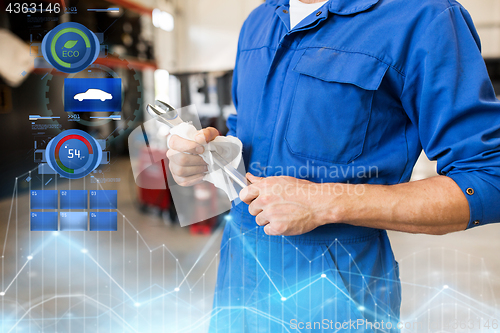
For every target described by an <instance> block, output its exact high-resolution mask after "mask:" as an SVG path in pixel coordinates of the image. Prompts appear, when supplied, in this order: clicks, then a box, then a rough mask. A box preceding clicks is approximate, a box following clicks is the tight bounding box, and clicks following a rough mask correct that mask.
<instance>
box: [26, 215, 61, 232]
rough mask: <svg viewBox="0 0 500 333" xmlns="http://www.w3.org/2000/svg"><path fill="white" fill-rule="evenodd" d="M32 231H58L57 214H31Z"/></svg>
mask: <svg viewBox="0 0 500 333" xmlns="http://www.w3.org/2000/svg"><path fill="white" fill-rule="evenodd" d="M30 220H31V231H57V212H31V213H30Z"/></svg>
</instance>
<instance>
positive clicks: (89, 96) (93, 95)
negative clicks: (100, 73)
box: [74, 89, 113, 102]
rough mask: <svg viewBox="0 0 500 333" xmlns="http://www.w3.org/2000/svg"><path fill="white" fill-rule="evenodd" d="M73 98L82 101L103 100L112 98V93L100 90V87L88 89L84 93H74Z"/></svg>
mask: <svg viewBox="0 0 500 333" xmlns="http://www.w3.org/2000/svg"><path fill="white" fill-rule="evenodd" d="M74 99H77V100H79V101H80V102H82V101H83V100H101V102H104V101H106V100H108V99H113V95H111V94H109V93H107V92H105V91H102V90H101V89H89V90H87V91H86V92H84V93H80V94H76V95H75V97H74Z"/></svg>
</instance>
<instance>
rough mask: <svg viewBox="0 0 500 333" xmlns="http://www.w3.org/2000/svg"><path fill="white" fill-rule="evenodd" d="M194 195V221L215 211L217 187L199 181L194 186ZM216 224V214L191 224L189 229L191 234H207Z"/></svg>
mask: <svg viewBox="0 0 500 333" xmlns="http://www.w3.org/2000/svg"><path fill="white" fill-rule="evenodd" d="M194 196H195V198H196V202H197V204H196V211H195V217H196V221H198V220H201V219H202V218H203V217H205V216H210V215H213V213H214V212H216V211H217V189H216V188H215V187H214V186H213V185H212V184H210V183H206V182H204V183H200V184H197V185H195V186H194ZM216 225H217V216H214V217H212V218H209V219H207V220H203V221H201V222H199V223H195V224H192V225H191V226H190V231H191V233H192V234H202V235H208V234H210V233H212V231H213V230H214V228H215V227H216Z"/></svg>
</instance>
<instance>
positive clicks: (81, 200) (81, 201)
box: [59, 190, 88, 209]
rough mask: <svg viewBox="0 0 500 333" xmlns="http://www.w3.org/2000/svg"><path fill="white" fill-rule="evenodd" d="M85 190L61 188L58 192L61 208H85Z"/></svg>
mask: <svg viewBox="0 0 500 333" xmlns="http://www.w3.org/2000/svg"><path fill="white" fill-rule="evenodd" d="M87 193H88V192H87V191H81V190H77V191H75V190H70V191H69V190H68V191H66V190H63V191H61V192H60V198H61V199H60V204H59V205H60V207H61V209H87Z"/></svg>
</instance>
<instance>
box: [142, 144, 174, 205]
mask: <svg viewBox="0 0 500 333" xmlns="http://www.w3.org/2000/svg"><path fill="white" fill-rule="evenodd" d="M165 156H166V152H165V151H163V150H158V149H153V148H145V149H143V150H141V155H140V163H141V164H142V165H144V166H148V167H147V168H146V169H144V171H143V172H141V174H140V176H139V177H140V181H139V183H140V184H141V185H143V186H144V185H146V187H153V188H154V187H156V188H158V185H159V184H161V185H163V186H162V187H164V188H165V189H145V188H142V187H139V203H140V205H141V206H143V207H154V208H158V209H160V210H162V211H167V210H170V208H171V206H172V198H171V194H170V190H169V189H168V181H167V169H168V159H166V158H165ZM162 158H163V159H162ZM151 159H154V160H156V161H160V160H161V162H157V163H155V164H151ZM147 185H151V186H147Z"/></svg>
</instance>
